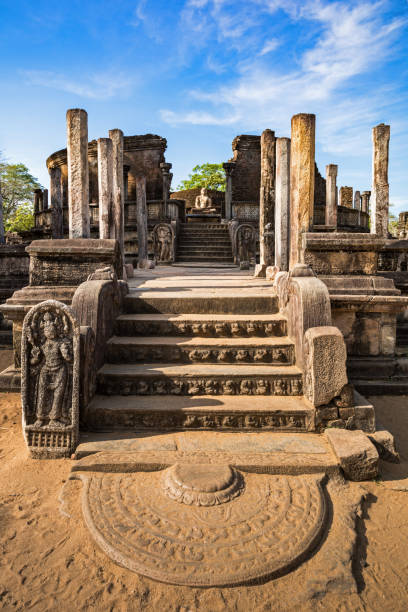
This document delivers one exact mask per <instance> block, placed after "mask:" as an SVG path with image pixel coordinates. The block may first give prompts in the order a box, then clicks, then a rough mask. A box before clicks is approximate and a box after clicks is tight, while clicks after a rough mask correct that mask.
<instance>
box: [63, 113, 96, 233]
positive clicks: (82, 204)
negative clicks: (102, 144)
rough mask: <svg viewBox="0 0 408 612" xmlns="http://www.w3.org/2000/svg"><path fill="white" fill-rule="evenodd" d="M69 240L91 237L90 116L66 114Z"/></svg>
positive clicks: (85, 114)
mask: <svg viewBox="0 0 408 612" xmlns="http://www.w3.org/2000/svg"><path fill="white" fill-rule="evenodd" d="M67 152H68V155H67V158H68V208H69V210H68V216H69V237H70V238H89V236H90V227H89V169H88V114H87V112H86V111H84V110H82V109H81V108H71V109H70V110H68V111H67Z"/></svg>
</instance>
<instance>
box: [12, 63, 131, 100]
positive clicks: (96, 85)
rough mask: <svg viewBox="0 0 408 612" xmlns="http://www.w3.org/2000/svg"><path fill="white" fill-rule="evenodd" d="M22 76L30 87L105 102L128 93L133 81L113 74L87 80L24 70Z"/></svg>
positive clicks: (91, 77)
mask: <svg viewBox="0 0 408 612" xmlns="http://www.w3.org/2000/svg"><path fill="white" fill-rule="evenodd" d="M23 75H24V76H25V77H26V79H27V81H28V82H29V83H30V84H31V85H38V86H40V87H48V88H50V89H57V90H59V91H66V92H68V93H72V94H75V95H77V96H80V97H83V98H92V99H95V100H106V99H109V98H113V97H115V96H118V95H123V94H125V93H126V92H128V91H129V90H130V88H131V86H132V84H133V80H132V79H131V78H129V77H127V76H125V75H122V74H117V73H113V72H101V73H95V74H93V75H90V76H89V78H87V79H74V78H72V77H68V76H66V75H64V74H60V73H57V72H51V71H47V70H25V71H23Z"/></svg>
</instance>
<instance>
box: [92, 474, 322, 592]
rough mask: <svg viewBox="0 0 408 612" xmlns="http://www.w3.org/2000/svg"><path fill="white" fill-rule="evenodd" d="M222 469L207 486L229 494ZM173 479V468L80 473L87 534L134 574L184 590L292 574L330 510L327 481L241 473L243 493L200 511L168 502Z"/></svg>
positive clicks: (230, 479) (231, 478)
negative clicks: (168, 482)
mask: <svg viewBox="0 0 408 612" xmlns="http://www.w3.org/2000/svg"><path fill="white" fill-rule="evenodd" d="M219 467H220V477H219V479H218V481H217V478H216V476H215V474H212V476H211V478H210V479H209V480H212V484H211V483H210V482H209V481H208V483H207V484H208V487H207V488H209V489H213V488H217V487H218V486H219V485H220V484H221V487H224V490H225V488H228V486H230V485H231V483H232V482H233V481H234V478H235V475H234V472H233V471H232V470H231V471H229V469H228V467H227V468H226V469H224V468H225V466H219ZM236 473H237V474H238V470H236ZM169 474H170V476H172V477H173V478H174V476H175V470H174V466H173V467H172V468H168V469H166V470H162V471H157V472H149V473H143V472H135V473H126V474H115V473H93V474H85V473H84V474H82V475H81V478H82V480H83V481H84V491H83V513H84V518H85V522H86V525H87V527H88V529H89V530H90V532H91V534H92V536H93V538H94V539H95V540H96V542H97V543H98V544H99V546H100V547H101V548H102V549H103V550H104V552H105V553H106V554H107V555H108V556H109V557H111V558H112V559H113V560H114V561H115V562H117V563H119V564H120V565H122V566H124V567H126V568H128V569H129V570H131V571H134V572H136V573H139V574H142V575H144V576H147V577H149V578H153V579H155V580H159V581H161V582H167V583H170V584H178V585H187V586H196V587H200V586H201V587H209V586H227V585H234V584H243V583H247V582H250V581H253V580H256V579H259V578H261V577H267V576H268V577H276V576H280V575H282V574H284V573H286V572H287V571H289V570H291V569H294V568H295V567H296V566H297V565H298V564H299V563H300V562H302V561H303V560H304V559H306V558H307V557H308V556H310V554H312V553H313V551H314V550H315V548H316V546H317V544H318V543H319V541H320V539H321V538H322V537H323V532H324V527H325V523H326V519H327V514H326V506H327V504H326V499H325V493H324V491H323V489H322V487H321V481H322V475H311V476H304V475H303V476H302V477H296V476H282V475H279V476H271V475H268V474H252V473H246V474H245V475H244V474H242V473H240V472H239V476H240V478H242V481H245V487H244V489H243V490H240V494H239V495H237V496H236V497H234V498H233V499H231V500H229V501H227V502H225V503H220V504H218V505H213V506H197V505H195V504H191V505H188V504H185V503H180V501H179V500H175V499H171V497H169V496H168V494H167V492H166V487H164V486H163V481H166V477H167V476H168V475H169ZM176 476H177V477H178V479H179V481H180V482H184V481H186V480H188V479H187V478H186V473H185V472H183V474H181V472H180V471H179V472H177V471H176ZM181 476H182V477H181ZM193 480H194V483H193V482H192V481H193ZM199 481H200V479H198V480H195V479H194V478H193V479H190V485H191V484H194V486H195V485H197V489H200V488H202V482H199ZM217 482H218V484H217ZM214 484H215V486H212V485H214ZM191 490H192V489H191ZM207 493H211V491H207Z"/></svg>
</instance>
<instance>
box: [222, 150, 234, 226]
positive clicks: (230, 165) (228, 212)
mask: <svg viewBox="0 0 408 612" xmlns="http://www.w3.org/2000/svg"><path fill="white" fill-rule="evenodd" d="M222 167H223V168H224V170H225V179H226V181H225V218H226V220H227V221H229V220H230V219H232V175H233V173H234V168H235V162H225V163H223V164H222Z"/></svg>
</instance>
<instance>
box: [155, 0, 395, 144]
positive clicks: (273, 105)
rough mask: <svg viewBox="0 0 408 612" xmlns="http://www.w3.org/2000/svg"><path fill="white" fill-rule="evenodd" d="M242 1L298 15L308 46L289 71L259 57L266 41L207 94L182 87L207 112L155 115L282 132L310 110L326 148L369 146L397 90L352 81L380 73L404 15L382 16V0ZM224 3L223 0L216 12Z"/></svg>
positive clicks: (190, 111)
mask: <svg viewBox="0 0 408 612" xmlns="http://www.w3.org/2000/svg"><path fill="white" fill-rule="evenodd" d="M208 4H209V3H208ZM248 4H251V6H252V8H254V7H255V6H256V7H258V9H259V10H260V9H263V10H265V11H270V12H273V11H276V10H277V9H278V8H281V9H283V10H285V11H286V12H287V13H289V16H290V18H291V19H292V20H293V19H295V20H298V24H299V25H298V27H299V31H301V30H302V27H303V26H304V25H305V22H306V30H305V31H306V33H307V34H308V35H309V31H310V25H309V24H310V22H313V25H314V29H313V35H314V37H313V38H310V40H311V41H313V44H312V46H309V47H308V48H307V49H306V50H304V51H303V54H301V55H300V56H299V57H298V58H297V61H294V62H293V63H292V67H291V68H289V69H287V63H285V70H284V71H283V70H281V69H280V67H279V63H278V64H277V63H276V59H275V56H274V57H273V59H272V58H271V59H270V60H269V61H268V58H267V57H266V58H265V57H264V56H267V51H265V52H264V53H263V49H265V48H267V45H268V41H267V42H265V41H264V43H263V47H262V49H261V52H260V53H261V55H262V57H259V51H258V53H257V54H256V57H255V56H253V59H252V62H251V63H249V62H245V63H244V62H243V63H242V64H241V65H240V64H239V63H238V62H237V67H238V70H237V71H238V75H237V76H235V77H232V78H230V79H229V81H228V82H225V83H224V84H223V85H221V86H219V87H218V88H216V89H215V90H213V91H208V90H205V91H203V90H197V89H196V90H190V91H189V92H188V98H189V101H190V104H191V105H194V101H197V102H199V103H200V106H202V104H203V103H205V104H206V105H207V107H210V109H209V110H207V109H206V110H205V112H203V111H201V110H200V111H197V110H196V109H194V108H193V109H191V108H190V109H189V110H188V111H187V112H185V113H183V112H180V111H179V112H174V111H172V110H165V111H162V112H161V116H162V118H163V120H164V121H171V123H172V124H177V123H192V124H195V125H197V124H200V125H231V124H236V125H237V127H238V125H239V128H240V129H246V130H258V131H259V130H261V129H263V128H264V127H265V126H271V127H273V128H275V129H277V130H281V133H282V131H283V134H285V133H286V134H287V135H288V132H289V119H290V116H291V115H293V114H296V113H298V112H310V113H316V114H317V119H318V138H319V140H320V142H321V146H322V149H323V150H324V151H329V152H330V153H338V154H344V153H346V151H349V153H350V154H351V155H358V154H359V152H361V151H362V148H367V147H371V142H370V132H369V130H370V126H372V125H373V124H374V123H375V122H376V121H379V120H384V119H385V121H387V115H386V114H385V113H384V108H383V107H384V103H387V102H388V101H389V100H390V99H392V98H393V96H394V97H395V91H392V89H390V90H388V91H386V92H384V91H383V90H381V88H380V86H379V85H378V83H377V82H374V83H373V85H372V87H371V89H369V88H368V87H367V88H362V87H359V84H358V82H357V79H358V78H360V79H361V78H363V77H364V76H365V75H366V74H369V73H370V71H374V72H375V71H376V70H378V68H380V67H381V65H382V63H384V62H385V61H387V59H388V58H389V57H390V56H391V55H392V52H393V44H394V41H395V39H396V38H397V35H398V34H399V33H400V31H401V29H402V28H403V26H404V25H405V24H406V22H405V20H403V19H398V18H395V19H392V20H389V21H386V19H385V18H384V15H383V13H382V10H381V7H382V4H380V3H371V2H362V3H359V4H356V5H350V4H349V3H346V2H334V3H333V2H329V3H325V2H323V1H321V0H309V1H307V2H306V3H301V2H293V1H292V2H287V1H286V0H285V2H283V0H282V1H280V0H277V1H272V2H271V1H268V0H250V2H248ZM223 6H225V3H223V2H221V3H220V4H219V7H218V9H217V10H221V9H220V7H221V8H222V7H223ZM207 9H208V7H207ZM245 10H247V9H245ZM239 16H240V13H239V9H237V11H236V14H235V17H234V19H236V20H237V21H239ZM241 17H242V14H241ZM272 40H273V39H269V42H272ZM394 89H396V86H395V88H394ZM211 108H213V109H214V110H211ZM384 115H385V117H384ZM283 134H282V135H283ZM362 135H364V138H363V137H362Z"/></svg>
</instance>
